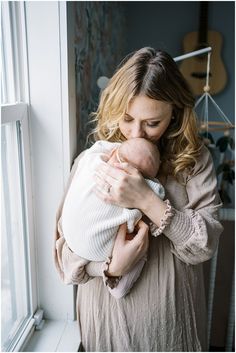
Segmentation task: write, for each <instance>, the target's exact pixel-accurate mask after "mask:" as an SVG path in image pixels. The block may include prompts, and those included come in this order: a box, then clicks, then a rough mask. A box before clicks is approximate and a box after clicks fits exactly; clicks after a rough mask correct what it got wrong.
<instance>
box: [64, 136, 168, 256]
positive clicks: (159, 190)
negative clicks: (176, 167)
mask: <svg viewBox="0 0 236 353" xmlns="http://www.w3.org/2000/svg"><path fill="white" fill-rule="evenodd" d="M119 145H120V143H114V142H108V141H97V142H96V143H95V144H94V145H93V146H92V147H91V148H89V149H88V150H86V151H85V154H84V155H83V157H82V158H81V159H80V161H79V163H78V166H77V170H76V172H75V175H74V177H73V179H72V182H71V185H70V188H69V190H68V193H67V196H66V198H65V202H64V206H63V210H62V216H61V217H62V218H61V222H62V223H61V224H62V230H63V234H64V237H65V240H66V242H67V244H68V246H69V247H70V249H71V250H72V251H73V252H74V253H76V254H77V255H79V256H80V257H83V258H85V259H87V260H89V261H104V260H105V259H106V258H107V257H109V256H110V255H111V252H112V248H113V245H114V241H115V236H116V234H117V231H118V228H119V226H120V225H121V224H123V223H127V229H128V232H129V233H131V232H133V231H134V227H135V225H136V224H137V222H138V221H139V220H140V219H141V217H142V213H141V212H140V211H139V210H137V209H127V208H123V207H119V206H116V205H111V204H107V203H105V202H104V201H102V200H100V199H99V198H98V197H97V196H96V194H95V193H94V191H93V188H94V186H95V181H94V178H93V176H94V173H95V169H96V168H97V167H98V166H99V165H100V164H101V163H105V162H104V161H103V160H102V159H101V157H102V155H103V154H105V153H108V152H110V151H111V150H112V149H113V148H114V147H118V146H119ZM145 180H146V182H147V183H148V185H149V186H150V187H151V188H152V189H153V191H154V192H155V193H156V194H157V195H158V196H159V197H161V198H162V199H163V198H164V188H163V186H162V185H161V184H160V183H159V182H158V181H157V180H156V179H155V180H156V182H154V181H152V180H149V179H145Z"/></svg>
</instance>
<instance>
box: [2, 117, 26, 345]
mask: <svg viewBox="0 0 236 353" xmlns="http://www.w3.org/2000/svg"><path fill="white" fill-rule="evenodd" d="M1 135H2V138H1V174H2V175H1V195H2V205H1V213H2V214H1V218H2V222H1V228H2V229H1V234H2V235H1V237H2V239H1V243H2V246H1V252H2V253H1V268H2V275H1V291H2V301H1V311H2V325H1V331H2V332H1V334H2V350H9V345H10V344H12V342H13V341H14V337H16V335H17V334H18V332H19V331H20V330H21V328H22V325H24V324H25V321H26V320H27V319H28V318H29V317H30V299H29V298H30V296H29V287H28V283H29V278H28V273H27V266H28V264H27V258H28V254H27V246H26V226H25V214H24V210H25V207H24V190H23V186H22V185H23V173H22V161H21V158H22V156H21V136H20V122H19V121H17V122H13V123H8V124H4V125H2V126H1Z"/></svg>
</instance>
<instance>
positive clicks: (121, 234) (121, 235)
mask: <svg viewBox="0 0 236 353" xmlns="http://www.w3.org/2000/svg"><path fill="white" fill-rule="evenodd" d="M126 233H127V224H126V223H124V224H121V226H120V227H119V230H118V232H117V235H116V242H117V243H119V245H123V244H124V243H125V238H126Z"/></svg>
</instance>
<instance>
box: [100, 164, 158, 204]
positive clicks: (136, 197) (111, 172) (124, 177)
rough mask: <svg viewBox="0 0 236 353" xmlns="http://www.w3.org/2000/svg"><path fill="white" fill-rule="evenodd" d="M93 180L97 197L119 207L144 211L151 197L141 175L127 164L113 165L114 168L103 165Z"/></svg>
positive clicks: (151, 192) (149, 189)
mask: <svg viewBox="0 0 236 353" xmlns="http://www.w3.org/2000/svg"><path fill="white" fill-rule="evenodd" d="M94 178H95V182H96V187H95V189H94V191H95V193H96V194H97V196H98V197H99V198H101V199H102V200H103V201H105V202H108V203H112V204H115V205H117V206H120V207H126V208H138V209H140V210H144V209H145V208H146V207H145V203H148V202H149V201H150V198H152V195H153V191H152V189H151V188H150V187H149V186H148V184H147V183H146V182H145V179H144V178H143V176H142V175H141V173H140V172H139V171H138V170H137V169H136V168H134V167H132V166H131V165H130V164H128V163H115V164H114V166H111V165H109V164H107V163H103V164H101V166H99V169H98V170H97V171H96V174H95V176H94ZM148 196H150V197H149V198H148Z"/></svg>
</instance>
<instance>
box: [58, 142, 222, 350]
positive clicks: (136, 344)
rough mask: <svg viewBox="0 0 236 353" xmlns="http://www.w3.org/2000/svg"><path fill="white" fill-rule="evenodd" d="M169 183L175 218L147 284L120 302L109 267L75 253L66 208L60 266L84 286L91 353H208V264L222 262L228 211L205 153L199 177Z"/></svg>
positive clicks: (151, 255) (85, 334) (80, 303)
mask: <svg viewBox="0 0 236 353" xmlns="http://www.w3.org/2000/svg"><path fill="white" fill-rule="evenodd" d="M78 158H79V157H78ZM76 164H77V161H75V163H74V167H73V169H72V172H71V177H70V180H69V181H68V187H69V185H70V181H71V179H72V177H73V173H74V170H75V169H76ZM161 182H162V184H163V185H164V188H165V192H166V199H168V200H169V201H170V204H171V212H167V214H166V217H165V219H163V222H162V225H161V228H162V229H161V230H162V234H161V235H159V236H158V237H157V238H154V237H150V243H149V250H148V258H147V262H146V264H145V266H144V268H143V271H142V273H141V275H140V277H139V278H138V280H137V282H136V283H135V284H134V286H133V288H132V289H131V291H130V293H129V294H128V295H126V296H125V297H124V298H122V299H119V300H117V299H115V298H114V297H112V296H111V294H110V293H109V291H108V290H107V288H106V286H105V285H104V282H105V281H104V264H102V263H94V262H90V263H88V262H87V261H86V260H84V259H82V258H80V257H78V256H77V255H75V254H74V253H72V251H71V250H70V249H69V247H68V246H67V244H66V242H65V239H64V237H63V234H62V231H61V227H60V213H61V208H62V206H63V200H62V203H61V206H60V207H59V210H58V213H57V227H56V233H55V248H54V259H55V265H56V268H57V271H58V273H59V274H60V277H61V279H62V280H63V282H64V283H66V284H79V285H78V292H77V314H78V323H79V327H80V331H81V337H82V344H83V347H84V349H85V351H93V352H95V351H97V352H100V351H102V352H106V351H109V352H112V351H113V352H115V351H119V352H136V351H139V352H145V351H147V352H165V351H168V352H171V351H175V352H183V351H188V352H191V351H195V352H196V351H197V352H199V351H206V350H207V345H206V337H207V329H206V326H207V325H206V324H207V322H206V303H205V301H206V298H205V291H204V278H203V268H202V262H204V261H206V260H208V259H210V258H211V257H212V256H213V255H214V252H215V250H216V248H217V245H218V241H219V236H220V234H221V232H222V231H223V227H222V225H221V224H220V222H219V220H218V210H219V208H220V207H221V206H222V203H221V200H220V198H219V195H218V192H217V182H216V177H215V171H214V167H213V162H212V158H211V155H210V153H209V151H208V149H207V148H206V147H203V148H202V153H201V156H200V157H199V160H198V162H197V164H196V166H195V168H194V173H192V175H191V176H188V175H187V173H183V180H182V182H181V183H179V182H177V181H176V180H175V179H174V178H173V177H172V176H167V177H166V178H165V180H161ZM68 187H67V189H68ZM65 194H66V191H65Z"/></svg>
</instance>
